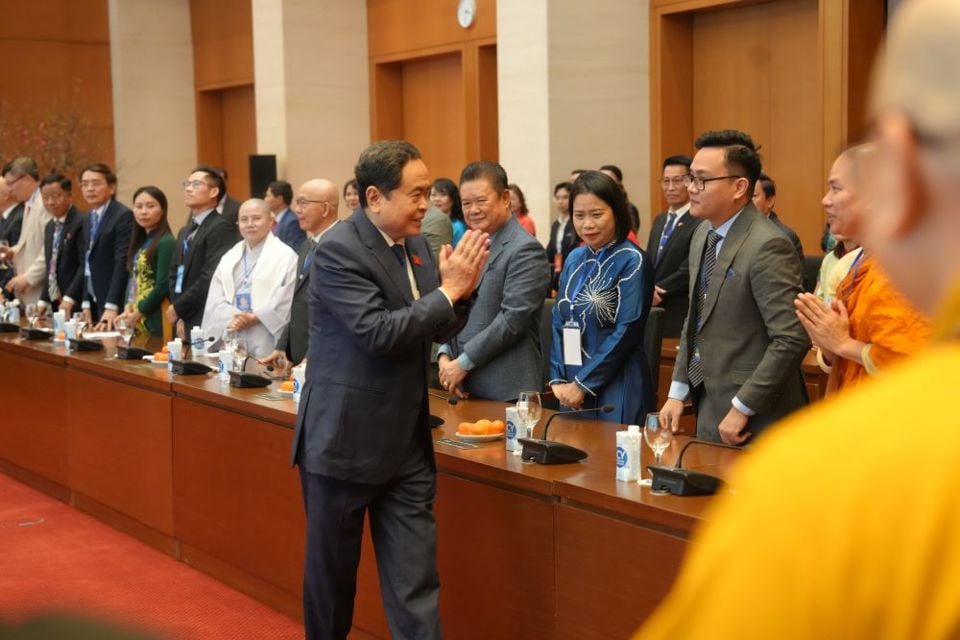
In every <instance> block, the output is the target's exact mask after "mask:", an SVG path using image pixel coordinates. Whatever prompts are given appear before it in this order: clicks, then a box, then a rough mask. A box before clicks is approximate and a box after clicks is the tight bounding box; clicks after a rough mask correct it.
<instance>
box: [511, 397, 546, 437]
mask: <svg viewBox="0 0 960 640" xmlns="http://www.w3.org/2000/svg"><path fill="white" fill-rule="evenodd" d="M541 411H542V405H541V404H540V394H539V393H537V392H536V391H521V392H520V395H518V396H517V417H518V418H519V419H520V425H521V426H522V427H524V430H525V433H526V437H527V438H532V437H533V429H534V427H536V426H537V422H539V421H540V413H541Z"/></svg>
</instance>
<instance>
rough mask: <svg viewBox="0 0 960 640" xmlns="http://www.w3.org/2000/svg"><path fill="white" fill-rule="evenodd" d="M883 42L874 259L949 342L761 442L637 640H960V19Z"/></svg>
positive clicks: (871, 225)
mask: <svg viewBox="0 0 960 640" xmlns="http://www.w3.org/2000/svg"><path fill="white" fill-rule="evenodd" d="M888 38H889V39H888V42H887V46H886V52H885V60H883V61H882V63H881V65H880V66H879V67H878V72H877V74H876V76H875V78H874V82H875V85H874V91H875V95H874V122H875V134H874V135H875V138H876V141H877V143H878V152H877V153H876V154H871V156H870V157H869V158H867V159H865V166H864V167H863V168H864V171H865V172H866V173H867V174H868V176H869V180H867V181H866V183H867V184H868V185H872V189H873V192H872V193H871V194H870V201H871V209H870V214H869V215H868V216H866V217H865V219H864V235H863V243H864V247H866V249H867V250H868V251H870V252H871V253H872V254H873V255H874V256H876V257H877V259H878V260H879V261H880V263H881V264H882V266H883V268H884V270H885V271H886V273H887V274H888V275H889V277H890V279H891V280H892V281H893V283H894V284H895V285H897V286H898V287H900V289H901V291H902V292H903V293H904V294H905V295H906V296H907V298H908V299H909V300H910V302H912V303H913V304H914V305H916V306H917V308H919V309H920V310H921V311H923V312H925V313H928V314H936V320H935V323H934V327H935V332H936V342H935V344H934V345H933V346H932V347H930V348H928V349H927V350H926V351H925V352H921V353H920V354H918V355H916V356H915V357H914V358H913V359H912V360H910V361H908V362H906V363H904V364H903V365H901V366H900V367H899V368H896V369H890V370H889V371H887V372H886V373H885V374H884V376H883V377H882V378H876V379H873V380H871V381H870V382H867V383H865V384H863V385H861V386H859V387H858V388H856V389H855V390H852V391H850V392H846V393H843V394H841V396H840V397H839V399H838V400H837V401H835V402H829V403H825V404H822V405H819V406H817V407H816V408H815V409H813V410H811V411H807V412H805V413H802V414H799V415H797V416H796V417H794V418H792V419H791V420H789V421H787V422H785V423H783V424H781V425H779V426H778V427H777V428H776V429H775V430H774V431H773V432H772V433H771V434H770V435H769V436H768V437H767V438H766V439H764V440H763V441H761V442H760V443H759V444H758V445H757V447H756V449H755V450H754V451H753V452H752V453H751V454H750V456H749V457H745V458H744V460H743V464H741V465H740V466H739V467H738V468H737V469H736V471H735V473H734V474H733V476H732V477H731V478H730V485H731V487H732V488H733V489H734V490H735V493H734V492H731V493H729V494H727V495H724V496H723V497H721V498H719V499H718V500H717V502H716V503H715V504H714V508H713V510H712V512H711V514H710V522H709V524H708V525H707V526H706V527H705V528H704V529H702V530H701V531H700V532H699V535H698V536H697V539H696V541H695V544H692V545H691V553H690V555H689V556H688V559H687V564H686V566H685V567H684V570H683V572H682V573H681V576H680V578H679V580H678V581H677V582H676V583H675V587H674V590H673V593H671V595H670V596H669V597H668V599H667V600H666V601H665V602H664V604H663V606H662V607H661V608H660V610H659V611H658V612H657V613H656V614H654V617H653V618H652V620H651V621H650V623H649V624H648V625H647V626H646V627H644V628H643V629H642V630H641V631H640V633H639V634H638V636H637V637H640V638H704V637H710V638H827V637H833V638H879V637H884V638H956V637H957V635H958V633H960V572H958V571H957V558H958V557H960V467H958V466H957V460H958V459H960V430H958V429H957V428H956V422H957V420H956V416H955V408H954V406H953V403H952V402H951V401H950V398H951V397H952V395H953V394H954V393H956V372H957V371H958V370H960V343H958V338H960V253H958V252H957V246H958V245H960V109H958V108H957V105H958V104H960V74H957V72H956V61H957V60H960V3H958V2H956V0H913V1H911V2H905V3H903V4H902V6H901V8H900V10H899V11H898V13H896V14H895V16H894V20H893V22H892V23H891V27H890V30H889V34H888ZM921 430H922V431H921ZM920 433H922V436H921V435H919V434H920ZM827 443H828V445H829V446H828V448H829V450H830V451H834V452H842V455H843V457H844V462H843V464H842V465H835V466H834V468H833V469H830V470H826V469H823V468H820V467H818V466H817V464H816V461H818V460H822V459H823V454H824V452H825V451H826V450H827V448H825V445H826V444H827ZM846 454H849V455H846ZM745 606H746V607H747V608H748V610H745Z"/></svg>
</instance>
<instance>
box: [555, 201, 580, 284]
mask: <svg viewBox="0 0 960 640" xmlns="http://www.w3.org/2000/svg"><path fill="white" fill-rule="evenodd" d="M570 187H571V185H570V183H569V182H560V183H558V184H557V186H555V187H554V188H553V202H554V204H555V205H556V206H557V219H556V220H554V221H553V224H552V225H550V241H549V242H548V243H547V261H548V262H549V263H550V267H551V269H550V271H551V273H552V275H551V277H550V290H551V291H556V290H557V287H558V286H559V285H560V271H561V270H562V269H563V263H564V262H565V261H566V259H567V256H568V255H570V252H571V251H573V250H574V249H576V248H577V247H578V246H579V245H580V238H579V237H578V236H577V230H576V229H574V228H573V221H571V220H570Z"/></svg>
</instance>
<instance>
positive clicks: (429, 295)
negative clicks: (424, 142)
mask: <svg viewBox="0 0 960 640" xmlns="http://www.w3.org/2000/svg"><path fill="white" fill-rule="evenodd" d="M356 178H357V183H358V185H359V192H360V206H361V208H360V209H359V210H357V211H356V212H354V213H353V215H351V216H350V218H348V219H347V220H345V221H343V222H341V223H339V224H337V225H336V226H335V227H333V228H332V229H331V230H330V231H328V232H327V233H326V234H324V237H323V241H322V242H321V243H320V244H319V245H318V247H317V252H316V255H315V257H314V260H313V265H312V266H311V267H310V268H311V271H312V273H311V276H310V355H309V357H308V358H307V375H306V384H305V386H304V389H303V391H302V398H301V401H300V410H299V413H298V415H297V424H296V429H295V431H294V436H293V439H294V446H293V454H292V455H293V461H294V462H296V463H297V464H298V465H299V467H300V477H301V481H302V487H303V498H304V505H305V507H306V514H307V552H306V561H305V571H304V587H303V598H304V626H305V627H306V636H307V638H308V639H311V640H314V639H315V640H320V639H323V640H340V639H345V638H346V637H347V633H348V632H349V631H350V626H351V623H352V618H353V599H354V594H355V591H356V573H357V565H358V563H359V560H360V544H361V539H362V536H363V521H364V516H365V513H366V512H368V511H369V513H370V531H371V534H372V537H373V544H374V548H375V549H376V554H377V567H378V570H379V572H380V584H381V589H382V591H383V599H384V609H385V610H386V614H387V622H388V623H389V625H390V633H391V636H392V637H394V638H398V639H403V638H409V639H414V638H416V639H418V640H429V639H431V638H440V637H441V631H440V619H439V610H438V596H439V588H440V584H439V579H438V577H437V568H436V524H435V521H434V517H433V510H432V508H433V500H434V494H435V491H436V466H435V462H434V459H433V443H432V442H431V436H430V426H429V422H428V418H429V412H428V403H427V385H426V373H427V361H428V357H429V354H430V342H431V339H433V340H437V341H440V340H444V339H446V337H447V336H448V335H449V333H450V332H452V331H456V330H458V329H459V327H460V326H461V324H462V322H463V318H464V317H465V314H466V313H467V308H466V307H467V306H468V304H465V303H464V301H465V300H468V299H469V298H470V296H471V295H472V293H473V290H474V288H475V287H476V283H477V280H478V279H479V274H480V269H481V268H482V267H483V264H484V263H485V261H486V258H487V255H488V251H489V249H488V238H487V236H486V234H483V233H481V232H479V231H468V232H467V233H466V234H465V235H464V236H463V238H462V239H461V241H460V243H459V244H458V245H457V248H456V249H455V250H451V249H450V248H449V247H445V248H444V249H443V250H442V251H441V253H440V264H439V273H440V283H438V282H437V276H436V274H437V266H436V265H434V263H433V256H432V254H431V252H430V247H429V246H428V245H427V242H426V240H424V239H423V237H422V236H421V235H419V233H420V221H421V220H422V219H423V216H424V214H425V213H426V210H427V205H428V202H427V197H428V195H429V193H430V179H429V173H428V172H427V167H426V165H424V163H423V161H422V160H421V159H420V153H419V152H418V151H417V150H416V148H415V147H413V145H411V144H409V143H407V142H403V141H396V140H391V141H383V142H377V143H374V144H372V145H371V146H369V147H367V149H365V150H364V151H363V152H362V153H361V154H360V159H359V161H358V162H357V166H356Z"/></svg>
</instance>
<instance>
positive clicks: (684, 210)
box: [667, 200, 690, 220]
mask: <svg viewBox="0 0 960 640" xmlns="http://www.w3.org/2000/svg"><path fill="white" fill-rule="evenodd" d="M688 211H690V201H689V200H687V203H686V204H685V205H683V206H682V207H680V208H679V209H677V210H676V211H674V210H672V209H668V210H667V213H675V214H677V220H679V219H680V218H682V217H683V216H684V215H685V214H686V213H687V212H688Z"/></svg>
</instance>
